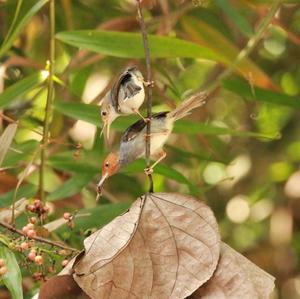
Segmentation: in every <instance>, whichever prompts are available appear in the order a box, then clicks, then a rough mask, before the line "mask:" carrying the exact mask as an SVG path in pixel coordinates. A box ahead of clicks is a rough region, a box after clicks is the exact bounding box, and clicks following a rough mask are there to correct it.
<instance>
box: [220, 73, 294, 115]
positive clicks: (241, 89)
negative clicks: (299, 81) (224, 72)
mask: <svg viewBox="0 0 300 299" xmlns="http://www.w3.org/2000/svg"><path fill="white" fill-rule="evenodd" d="M223 87H224V88H225V89H227V90H229V91H232V92H234V93H237V94H238V95H240V96H242V97H244V98H245V99H247V100H250V101H258V102H266V103H272V104H275V105H282V106H287V107H291V108H295V109H300V97H299V96H298V97H293V96H289V95H286V94H283V93H278V92H275V91H271V90H267V89H263V88H259V87H251V85H250V84H249V82H247V81H245V80H242V79H240V78H236V79H230V80H225V81H223Z"/></svg>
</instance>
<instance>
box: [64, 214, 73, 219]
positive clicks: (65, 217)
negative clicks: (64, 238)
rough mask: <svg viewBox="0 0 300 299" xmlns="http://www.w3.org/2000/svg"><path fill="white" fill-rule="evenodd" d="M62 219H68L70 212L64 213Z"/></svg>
mask: <svg viewBox="0 0 300 299" xmlns="http://www.w3.org/2000/svg"><path fill="white" fill-rule="evenodd" d="M64 219H65V220H67V221H69V220H70V219H71V214H70V213H64Z"/></svg>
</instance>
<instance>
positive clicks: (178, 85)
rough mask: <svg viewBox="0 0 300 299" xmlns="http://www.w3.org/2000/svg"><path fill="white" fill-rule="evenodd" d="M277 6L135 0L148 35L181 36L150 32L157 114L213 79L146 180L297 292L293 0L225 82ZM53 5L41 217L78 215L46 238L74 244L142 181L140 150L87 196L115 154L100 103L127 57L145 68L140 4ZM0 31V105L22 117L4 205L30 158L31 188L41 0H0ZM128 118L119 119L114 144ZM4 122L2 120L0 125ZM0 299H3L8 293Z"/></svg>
mask: <svg viewBox="0 0 300 299" xmlns="http://www.w3.org/2000/svg"><path fill="white" fill-rule="evenodd" d="M275 2H276V1H260V0H256V1H250V0H241V1H235V0H215V1H209V0H203V1H201V0H198V1H197V0H195V1H184V0H174V1H166V0H165V1H164V0H157V1H143V6H144V13H145V20H146V24H147V27H148V31H149V33H150V34H153V35H157V36H158V35H159V36H165V37H170V38H176V40H174V39H162V40H159V39H156V38H155V37H153V39H151V38H150V42H151V53H152V57H153V60H152V70H153V77H154V81H155V86H154V90H153V93H154V95H153V100H154V107H153V111H154V112H157V111H161V110H166V109H172V108H174V107H175V106H176V104H178V103H179V102H180V101H182V100H183V99H184V98H186V97H187V96H188V95H190V94H192V93H193V92H195V91H196V90H199V89H202V90H205V89H207V88H211V86H212V85H214V86H216V87H217V89H216V90H215V92H214V94H213V96H211V97H210V98H209V100H208V102H207V104H206V105H205V106H204V107H202V108H201V109H198V110H196V111H195V112H193V114H192V115H191V117H189V119H185V120H182V121H180V122H179V123H178V124H177V125H176V127H175V129H174V134H173V135H172V136H171V138H170V139H169V142H168V145H167V146H166V151H167V154H168V156H167V158H166V159H165V160H164V161H163V162H162V163H161V164H160V165H159V166H158V167H157V168H156V170H155V174H154V186H155V191H157V192H160V191H166V192H179V193H183V194H193V195H194V196H196V197H198V198H201V199H202V200H204V201H205V202H206V203H207V204H208V205H209V206H210V207H211V208H212V209H213V211H214V213H215V215H216V218H217V220H218V222H219V225H220V231H221V235H222V239H223V240H224V241H225V242H227V243H228V244H230V245H231V246H232V247H233V248H235V249H236V250H238V251H239V252H241V253H243V254H244V255H245V256H247V257H248V258H249V259H250V260H252V261H253V262H254V263H256V264H257V265H259V266H260V267H261V268H263V269H265V270H266V271H268V272H269V273H271V274H272V275H274V276H275V277H276V290H275V292H274V294H273V298H284V299H295V298H300V273H299V258H300V232H299V225H300V170H299V162H300V137H299V136H300V126H299V124H300V121H299V117H300V113H299V108H300V98H299V91H300V87H299V86H300V48H299V46H300V4H299V2H298V1H282V3H281V6H280V9H279V10H278V11H277V13H276V15H275V17H274V18H272V19H270V20H269V27H268V30H266V32H265V34H264V35H263V37H262V39H260V40H259V42H258V44H257V45H256V47H255V48H254V49H253V50H252V51H251V53H250V54H249V55H248V56H247V57H246V58H245V59H244V60H243V61H241V62H240V63H239V64H238V66H237V67H236V68H235V70H234V71H233V72H232V73H231V74H230V76H227V77H224V79H222V74H223V72H224V71H226V70H228V69H229V68H231V67H232V63H233V61H234V60H235V58H236V57H237V56H238V55H239V53H240V51H241V50H242V49H243V48H244V47H245V46H246V45H247V43H248V41H249V40H250V39H253V38H255V37H256V35H257V33H258V31H259V28H260V27H259V26H260V24H261V23H262V22H264V21H265V20H266V18H268V12H269V11H270V9H271V6H272V5H275ZM278 2H280V1H278ZM18 5H20V10H19V14H17V13H18V10H17V7H18ZM55 13H56V20H55V21H56V32H57V33H58V32H62V31H63V33H59V34H58V35H57V40H56V57H55V99H54V104H53V107H52V112H53V113H52V116H51V127H50V129H51V143H50V145H49V146H48V148H47V160H46V171H45V177H46V179H45V190H46V191H47V197H46V199H47V205H48V206H49V207H50V214H49V217H48V221H49V222H51V221H53V220H55V219H58V218H60V217H61V216H62V214H63V213H64V212H66V211H68V212H71V213H74V212H75V211H76V213H78V215H79V216H80V217H79V216H78V217H77V218H76V219H75V228H74V229H73V230H70V229H68V228H67V226H66V225H63V226H61V227H60V228H59V229H58V230H56V231H55V232H54V233H53V234H52V237H55V238H56V239H60V240H65V241H66V242H67V243H69V244H70V245H72V246H75V247H77V248H81V246H82V241H83V239H84V237H85V236H86V235H87V234H88V233H89V230H93V229H96V228H99V227H101V226H102V225H104V224H105V223H107V222H109V221H110V220H111V219H112V218H113V217H115V216H116V215H118V214H120V213H121V212H123V211H125V210H126V209H127V208H128V207H129V205H130V203H131V202H132V201H134V200H135V199H136V198H137V197H138V196H139V195H141V194H143V193H144V192H145V191H146V190H147V188H148V181H147V179H146V177H145V175H144V174H143V171H142V170H143V169H144V167H145V164H144V161H143V160H140V161H137V162H135V163H133V164H132V165H130V166H129V167H127V168H126V169H124V171H122V172H121V173H119V174H117V175H115V176H114V177H112V178H111V179H110V180H109V182H108V183H107V184H106V188H105V191H104V197H103V198H102V199H101V201H100V202H99V203H96V202H95V196H96V192H95V189H96V184H97V180H98V179H99V178H100V175H101V173H100V172H101V163H102V160H103V158H104V157H105V156H106V155H107V153H108V152H109V150H110V149H107V148H106V147H105V146H104V144H103V140H102V139H101V138H100V137H99V133H100V130H101V121H100V117H99V106H98V104H99V101H100V100H101V98H102V97H103V95H105V93H106V92H107V90H109V88H110V87H111V86H112V83H113V82H114V80H115V78H116V76H117V75H118V74H119V73H120V72H121V71H122V70H123V69H124V68H126V67H127V66H129V65H136V66H138V67H139V68H140V69H141V70H142V72H143V73H144V74H145V66H144V60H143V49H142V44H141V39H140V33H139V24H138V22H137V18H136V7H135V1H130V0H126V1H125V0H123V1H119V0H111V1H103V0H102V1H100V0H81V1H80V0H73V1H71V0H61V1H56V12H55ZM14 18H16V20H15V22H14V26H13V28H12V29H10V28H11V27H10V26H11V24H12V23H13V20H14ZM77 30H89V31H81V32H78V31H77ZM90 30H91V31H90ZM96 31H98V32H96ZM112 31H117V33H116V32H112ZM121 31H125V32H132V33H136V34H132V35H130V34H129V35H126V34H125V35H124V34H122V33H121ZM1 40H2V46H1V48H0V92H2V94H0V109H1V111H2V113H3V114H5V115H6V116H8V117H10V118H12V119H15V120H19V125H18V130H17V133H16V135H15V138H14V142H13V144H12V145H11V148H10V150H9V151H8V154H7V155H6V157H5V159H4V161H3V163H2V165H1V169H0V171H1V172H0V208H5V207H8V206H9V205H10V203H11V201H12V196H13V192H14V190H15V188H16V185H17V182H18V180H19V179H20V174H21V173H22V172H23V171H24V169H25V168H26V166H27V165H28V164H30V165H31V167H30V172H29V175H27V176H26V178H25V179H24V181H23V182H22V184H21V186H20V188H19V189H18V193H17V199H20V198H22V197H26V198H28V199H31V198H36V196H37V195H38V193H37V192H38V184H39V181H38V177H39V172H38V169H39V163H40V161H39V157H38V154H37V155H35V153H36V151H37V150H38V149H39V141H40V140H41V135H40V132H42V127H43V119H44V113H45V112H44V111H45V104H46V95H47V84H46V83H47V82H46V77H47V60H48V57H49V12H48V3H47V1H45V0H44V1H36V0H35V1H33V0H26V1H14V0H10V1H3V0H2V1H0V41H1ZM220 75H221V77H220ZM144 107H145V106H144ZM142 112H143V113H144V114H145V109H144V110H143V111H142ZM136 119H137V117H135V116H132V117H129V118H125V119H124V118H120V119H118V120H117V121H116V122H115V123H114V125H113V134H112V135H113V136H112V137H113V148H116V147H117V146H118V142H119V137H120V133H121V132H122V131H124V130H125V128H126V127H127V126H128V125H129V124H131V123H132V122H133V121H134V120H136ZM7 125H8V122H7V121H6V120H4V119H3V118H1V117H0V126H1V128H0V130H2V131H3V130H4V128H5V127H6V126H7ZM79 144H80V145H79ZM25 221H26V215H25V216H24V215H23V216H22V217H19V219H18V223H19V225H20V226H21V225H22V223H25ZM23 278H24V280H23V283H24V287H25V294H26V296H27V297H26V298H30V295H31V294H32V293H33V290H34V289H35V288H36V287H37V285H36V284H33V283H32V281H31V280H30V273H27V272H26V271H24V273H23ZM0 298H9V297H7V295H6V292H5V290H4V289H0Z"/></svg>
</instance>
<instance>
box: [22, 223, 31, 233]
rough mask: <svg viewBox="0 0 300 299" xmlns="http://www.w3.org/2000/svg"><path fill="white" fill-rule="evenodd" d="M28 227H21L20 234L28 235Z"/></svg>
mask: <svg viewBox="0 0 300 299" xmlns="http://www.w3.org/2000/svg"><path fill="white" fill-rule="evenodd" d="M28 230H29V229H28V227H27V225H25V226H23V227H22V232H23V233H24V234H26V235H27V233H28Z"/></svg>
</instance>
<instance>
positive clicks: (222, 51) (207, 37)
mask: <svg viewBox="0 0 300 299" xmlns="http://www.w3.org/2000/svg"><path fill="white" fill-rule="evenodd" d="M181 23H182V26H183V28H184V30H185V31H186V33H187V34H188V35H189V36H190V38H191V40H192V41H194V42H196V43H199V44H201V45H203V46H206V47H208V48H210V49H211V50H213V51H214V52H215V53H218V55H219V56H220V57H221V59H218V60H217V61H218V62H221V63H223V64H226V65H230V64H231V63H232V62H233V61H235V59H236V58H237V56H238V55H239V53H240V49H239V48H238V47H236V46H235V44H233V43H232V42H231V41H229V40H228V39H227V38H225V36H223V34H221V33H220V32H219V31H217V30H216V29H214V28H213V27H211V26H210V25H208V24H207V23H205V22H203V21H202V20H200V19H196V18H194V17H190V16H189V17H183V18H182V21H181ZM236 68H237V71H238V73H240V74H242V75H243V76H245V77H246V78H249V79H250V80H252V82H253V84H255V85H258V86H262V87H269V86H273V83H272V80H271V79H270V78H269V76H268V75H267V74H266V73H265V72H264V71H263V70H261V69H260V68H259V66H257V65H256V64H255V63H254V62H253V61H252V60H250V59H249V58H245V59H243V60H242V61H240V62H239V63H238V65H237V67H236Z"/></svg>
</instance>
